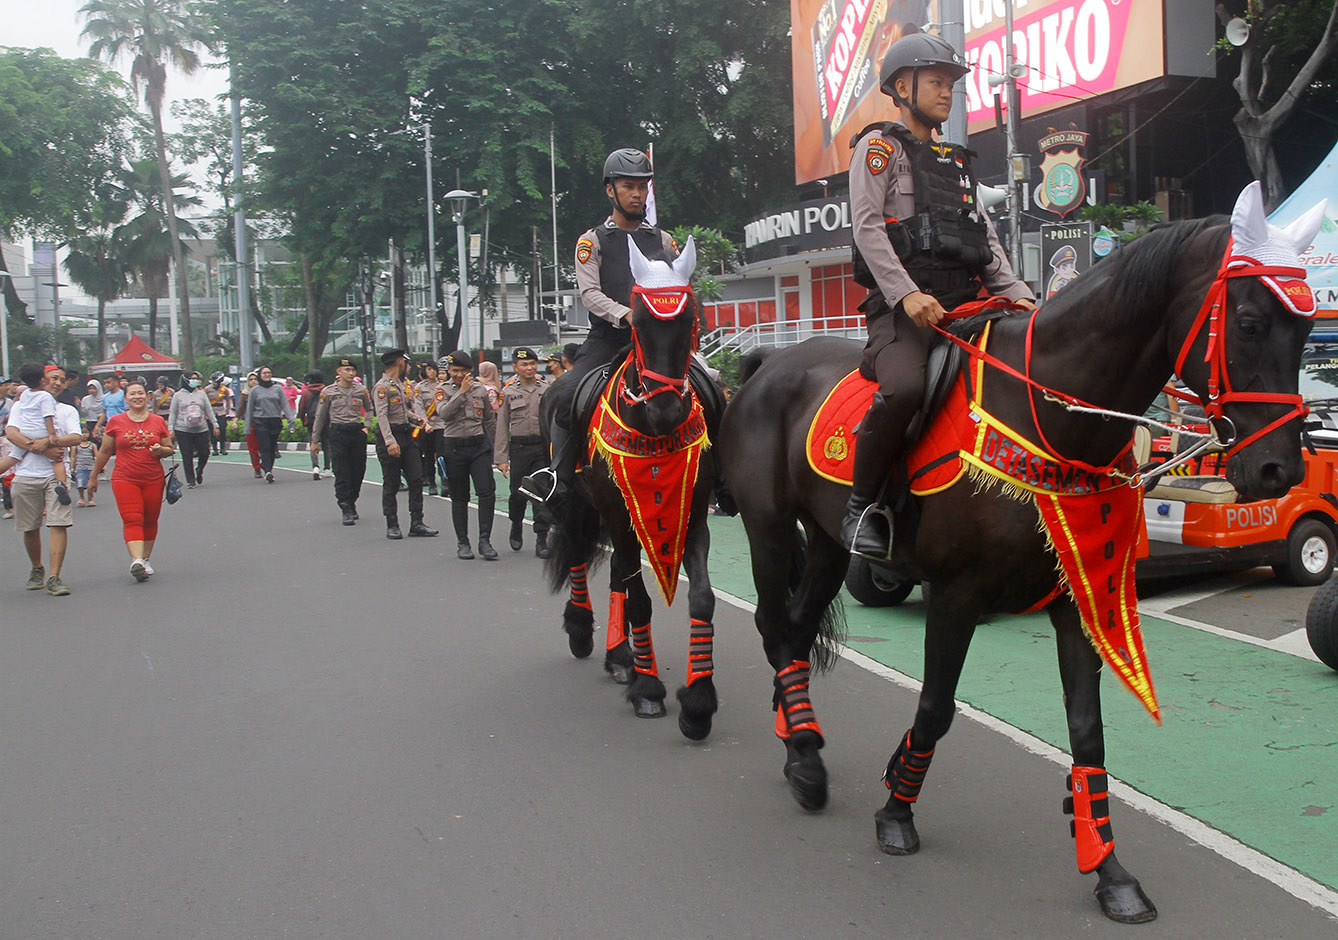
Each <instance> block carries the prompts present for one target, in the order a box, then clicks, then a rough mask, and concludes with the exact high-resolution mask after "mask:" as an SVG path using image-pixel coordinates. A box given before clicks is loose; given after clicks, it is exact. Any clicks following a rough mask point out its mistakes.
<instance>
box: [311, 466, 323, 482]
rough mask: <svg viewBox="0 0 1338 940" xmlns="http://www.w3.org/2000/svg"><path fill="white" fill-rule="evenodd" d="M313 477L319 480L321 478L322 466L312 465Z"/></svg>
mask: <svg viewBox="0 0 1338 940" xmlns="http://www.w3.org/2000/svg"><path fill="white" fill-rule="evenodd" d="M311 478H312V479H313V480H319V479H320V478H321V468H320V467H312V468H311Z"/></svg>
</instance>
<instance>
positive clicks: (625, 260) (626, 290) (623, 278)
mask: <svg viewBox="0 0 1338 940" xmlns="http://www.w3.org/2000/svg"><path fill="white" fill-rule="evenodd" d="M628 235H631V236H632V240H633V241H635V242H636V246H637V247H638V248H640V249H641V253H642V254H643V255H645V256H646V258H647V259H648V260H651V261H673V260H674V259H673V258H671V257H669V256H667V255H666V253H665V250H664V243H663V241H662V239H663V236H662V235H661V234H660V230H659V229H658V228H655V227H654V226H645V225H643V226H641V227H640V228H638V229H637V230H636V231H634V232H627V231H624V230H623V229H620V228H618V227H617V226H616V225H614V226H609V225H601V226H599V228H597V229H595V237H596V238H598V239H599V289H600V290H601V291H603V292H604V295H605V296H606V297H608V298H609V299H610V300H616V301H617V302H618V303H620V304H624V305H625V306H628V307H630V306H632V288H633V287H635V286H636V281H635V280H633V278H632V262H631V258H630V256H629V254H628V251H627V236H628ZM621 332H622V331H621V330H619V329H618V327H616V326H614V325H613V324H612V323H610V322H609V321H608V320H605V319H604V318H603V317H596V316H591V317H590V335H591V337H597V336H609V335H611V334H619V333H621ZM620 338H621V339H625V338H626V334H623V335H622V336H621V337H620Z"/></svg>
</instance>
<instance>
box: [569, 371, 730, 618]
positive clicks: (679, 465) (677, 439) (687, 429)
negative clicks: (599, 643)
mask: <svg viewBox="0 0 1338 940" xmlns="http://www.w3.org/2000/svg"><path fill="white" fill-rule="evenodd" d="M626 368H627V363H626V362H624V363H623V365H622V366H621V367H620V368H619V369H617V370H616V371H615V372H614V373H613V377H612V378H611V379H610V380H609V384H608V385H607V386H606V387H605V389H604V393H603V394H602V395H600V397H599V403H598V405H596V407H595V414H594V417H593V418H592V419H591V422H590V445H589V452H588V457H589V459H591V460H593V459H594V458H595V455H596V454H598V455H599V456H600V457H602V458H603V459H604V462H605V463H606V464H608V467H609V475H610V476H612V477H613V479H614V482H615V483H617V484H618V490H619V492H621V493H622V496H623V500H624V501H625V502H626V503H627V512H628V515H630V516H631V517H632V529H633V530H634V531H635V532H636V537H637V540H638V541H639V542H640V543H641V548H642V549H643V550H644V551H645V553H646V557H647V558H648V559H649V560H650V566H651V569H652V570H653V571H654V572H655V580H656V582H657V583H658V584H659V586H660V593H661V594H662V595H663V596H664V602H665V603H666V604H673V602H674V591H675V589H676V588H677V587H678V569H679V566H680V565H681V564H682V562H683V545H684V543H685V542H686V540H687V535H688V519H689V517H690V516H691V515H692V491H693V488H694V487H695V486H696V485H697V469H698V467H699V466H700V464H701V454H702V450H704V449H705V448H707V447H709V446H711V442H710V440H709V438H708V437H707V435H706V415H705V413H704V412H703V411H702V406H701V402H699V401H698V400H697V396H696V393H693V396H692V407H691V408H690V409H689V410H688V417H687V420H685V421H684V422H683V423H682V424H680V425H679V426H678V427H676V428H675V429H674V430H673V431H671V432H670V433H668V434H666V435H664V436H662V437H651V436H649V435H647V434H643V433H642V432H640V431H637V430H635V429H633V428H630V427H628V426H627V425H626V424H624V423H623V422H622V420H621V419H619V417H618V415H617V413H616V412H615V410H614V407H613V405H612V404H611V403H610V401H609V399H610V397H611V396H612V395H613V394H615V393H614V391H613V390H614V389H616V388H617V387H618V385H619V382H620V381H621V380H622V374H623V371H624V370H625V369H626Z"/></svg>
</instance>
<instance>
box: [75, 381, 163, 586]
mask: <svg viewBox="0 0 1338 940" xmlns="http://www.w3.org/2000/svg"><path fill="white" fill-rule="evenodd" d="M125 403H126V405H127V406H128V407H127V410H126V411H125V413H124V414H119V415H117V416H116V417H114V418H112V419H110V420H109V421H108V422H107V426H106V427H105V428H104V429H103V432H102V446H101V447H100V448H98V456H97V460H96V461H95V462H94V464H93V473H92V475H91V477H90V479H89V481H88V495H89V497H90V498H91V497H92V496H93V495H94V494H95V493H96V492H97V488H98V474H99V473H101V472H102V468H103V467H104V466H106V464H107V461H108V460H110V459H111V458H112V456H113V455H114V456H115V457H116V463H115V464H114V465H113V467H112V475H111V485H112V493H114V494H115V495H116V508H117V509H118V510H119V511H120V513H121V523H122V527H123V529H122V534H123V537H124V538H125V547H126V550H127V551H129V552H130V574H131V575H132V576H134V578H135V580H136V581H147V580H148V579H149V576H150V575H152V574H153V568H151V567H150V566H149V556H151V555H152V554H153V543H154V542H155V541H156V540H157V538H158V514H159V512H161V511H162V508H163V483H164V479H165V478H164V475H163V465H162V463H161V460H162V458H163V457H170V456H172V450H173V447H172V434H171V432H170V431H168V429H167V422H166V421H164V420H163V419H162V418H160V417H159V416H158V415H156V414H154V413H153V412H151V411H150V410H149V391H148V389H147V388H145V387H144V386H143V385H142V384H141V383H139V382H131V383H130V384H129V385H128V386H127V387H126V390H125Z"/></svg>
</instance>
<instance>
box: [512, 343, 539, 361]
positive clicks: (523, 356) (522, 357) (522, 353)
mask: <svg viewBox="0 0 1338 940" xmlns="http://www.w3.org/2000/svg"><path fill="white" fill-rule="evenodd" d="M511 361H512V362H538V361H539V357H538V356H536V355H535V354H534V350H533V349H530V348H529V347H528V346H518V347H516V348H515V349H513V350H512V351H511Z"/></svg>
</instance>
